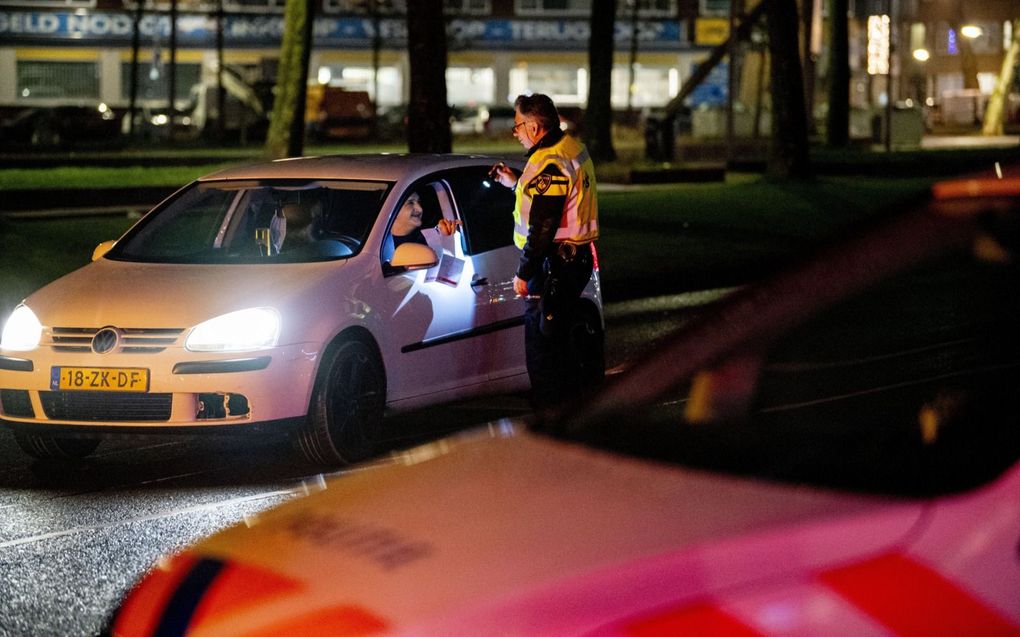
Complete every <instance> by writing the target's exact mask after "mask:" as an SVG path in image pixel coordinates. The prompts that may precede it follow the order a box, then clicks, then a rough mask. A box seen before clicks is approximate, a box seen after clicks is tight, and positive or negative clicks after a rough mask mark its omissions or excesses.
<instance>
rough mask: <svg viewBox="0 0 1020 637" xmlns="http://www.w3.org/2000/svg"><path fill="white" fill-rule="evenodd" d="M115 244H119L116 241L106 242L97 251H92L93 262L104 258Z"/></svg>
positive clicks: (97, 247)
mask: <svg viewBox="0 0 1020 637" xmlns="http://www.w3.org/2000/svg"><path fill="white" fill-rule="evenodd" d="M115 243H117V241H116V239H114V240H111V241H104V242H102V243H100V244H99V245H97V246H96V249H95V250H93V251H92V260H93V261H95V260H96V259H100V258H102V256H103V255H104V254H106V253H107V252H109V251H110V248H112V247H113V245H114V244H115Z"/></svg>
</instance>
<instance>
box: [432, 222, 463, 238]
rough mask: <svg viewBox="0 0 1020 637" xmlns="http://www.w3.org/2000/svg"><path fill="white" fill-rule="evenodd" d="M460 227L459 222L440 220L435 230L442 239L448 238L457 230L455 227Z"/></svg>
mask: <svg viewBox="0 0 1020 637" xmlns="http://www.w3.org/2000/svg"><path fill="white" fill-rule="evenodd" d="M459 225H460V222H459V221H454V220H453V219H440V220H439V223H438V224H436V230H438V231H439V233H440V234H442V235H443V236H444V237H448V236H450V235H451V234H453V233H454V231H455V230H457V226H459Z"/></svg>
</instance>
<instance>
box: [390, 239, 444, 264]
mask: <svg viewBox="0 0 1020 637" xmlns="http://www.w3.org/2000/svg"><path fill="white" fill-rule="evenodd" d="M437 263H439V260H438V259H437V258H436V253H435V252H434V251H433V250H432V248H430V247H428V246H424V245H422V244H420V243H403V244H401V245H399V246H397V249H396V250H394V251H393V258H392V259H390V266H391V267H394V268H404V269H405V270H424V269H425V268H431V267H432V266H434V265H435V264H437Z"/></svg>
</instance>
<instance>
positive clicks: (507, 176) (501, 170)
mask: <svg viewBox="0 0 1020 637" xmlns="http://www.w3.org/2000/svg"><path fill="white" fill-rule="evenodd" d="M489 176H490V177H491V178H492V179H494V180H496V181H497V182H499V184H500V185H502V186H506V187H507V188H513V187H514V185H515V184H516V183H517V173H515V172H514V171H513V169H512V168H510V167H509V166H507V165H506V164H504V163H503V162H499V163H498V164H496V165H495V166H493V167H492V168H491V169H490V170H489Z"/></svg>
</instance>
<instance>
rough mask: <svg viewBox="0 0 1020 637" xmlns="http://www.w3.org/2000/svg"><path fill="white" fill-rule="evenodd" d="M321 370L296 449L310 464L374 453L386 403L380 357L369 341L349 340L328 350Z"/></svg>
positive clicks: (333, 462) (356, 458) (343, 461)
mask: <svg viewBox="0 0 1020 637" xmlns="http://www.w3.org/2000/svg"><path fill="white" fill-rule="evenodd" d="M322 370H323V371H322V372H321V373H320V375H319V378H318V380H317V381H316V386H315V390H314V392H313V394H312V402H311V409H310V410H309V413H308V418H307V419H306V421H305V423H304V425H303V426H302V427H301V429H300V430H299V431H298V433H297V436H296V440H295V442H296V444H297V447H298V449H299V450H300V451H301V453H302V455H304V457H305V458H307V459H308V460H310V461H311V462H314V463H316V464H326V465H338V464H348V463H351V462H357V461H359V460H364V459H365V458H367V457H369V456H371V455H372V454H373V453H375V452H376V451H378V444H379V434H380V428H381V425H382V418H383V408H384V406H385V404H386V374H385V372H384V370H383V364H382V361H381V360H380V359H379V355H378V353H376V350H375V348H374V347H372V345H371V344H369V343H366V342H365V341H363V340H358V339H350V340H346V341H343V342H341V343H340V344H339V346H337V347H335V348H333V349H332V350H331V352H330V353H329V354H328V358H327V360H325V361H324V362H323V366H322Z"/></svg>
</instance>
